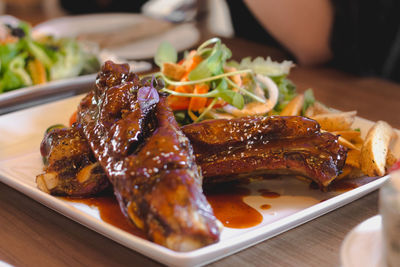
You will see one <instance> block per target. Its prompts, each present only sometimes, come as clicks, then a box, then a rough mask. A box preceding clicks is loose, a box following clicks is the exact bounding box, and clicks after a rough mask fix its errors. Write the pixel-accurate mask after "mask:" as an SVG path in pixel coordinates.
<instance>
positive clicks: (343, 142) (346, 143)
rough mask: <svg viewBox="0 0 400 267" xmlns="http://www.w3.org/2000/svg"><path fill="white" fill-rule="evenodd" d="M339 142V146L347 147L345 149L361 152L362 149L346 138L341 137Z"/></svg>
mask: <svg viewBox="0 0 400 267" xmlns="http://www.w3.org/2000/svg"><path fill="white" fill-rule="evenodd" d="M338 141H339V144H341V145H342V146H345V147H347V148H350V149H353V150H358V151H360V147H357V146H355V145H354V144H353V143H351V142H350V141H349V140H347V139H346V138H343V137H341V136H339V138H338Z"/></svg>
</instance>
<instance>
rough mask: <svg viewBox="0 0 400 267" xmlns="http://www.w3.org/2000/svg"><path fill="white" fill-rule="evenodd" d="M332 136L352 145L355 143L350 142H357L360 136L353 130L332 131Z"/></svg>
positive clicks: (359, 133) (358, 132)
mask: <svg viewBox="0 0 400 267" xmlns="http://www.w3.org/2000/svg"><path fill="white" fill-rule="evenodd" d="M332 134H336V135H340V136H341V137H343V138H345V139H347V140H349V141H350V142H352V143H355V142H353V141H352V140H357V139H358V138H359V137H360V136H361V132H360V131H355V130H344V131H334V132H332Z"/></svg>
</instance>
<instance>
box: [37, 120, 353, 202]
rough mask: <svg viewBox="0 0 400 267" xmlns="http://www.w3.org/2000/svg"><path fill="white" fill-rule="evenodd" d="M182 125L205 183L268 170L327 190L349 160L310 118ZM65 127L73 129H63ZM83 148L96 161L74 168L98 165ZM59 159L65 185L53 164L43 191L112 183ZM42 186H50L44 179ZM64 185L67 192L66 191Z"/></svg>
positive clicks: (49, 139) (49, 141)
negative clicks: (305, 180)
mask: <svg viewBox="0 0 400 267" xmlns="http://www.w3.org/2000/svg"><path fill="white" fill-rule="evenodd" d="M74 127H78V128H79V125H77V124H76V125H74V126H73V128H74ZM181 129H182V131H183V133H184V134H185V135H186V136H187V137H188V138H189V140H190V142H191V144H192V146H193V148H194V153H195V156H196V162H197V164H198V165H199V166H200V167H201V169H202V172H203V183H206V184H208V183H216V182H224V181H229V180H238V179H241V178H243V177H254V176H265V175H268V174H270V175H276V174H290V175H301V176H304V177H308V178H310V179H311V180H313V181H314V182H315V183H317V184H318V185H319V186H320V188H321V189H326V187H327V186H328V185H329V184H330V183H331V182H332V180H334V179H335V178H336V177H337V176H338V175H339V174H340V172H341V170H342V168H343V166H344V163H345V159H346V149H345V148H344V147H343V146H341V145H339V144H338V142H337V136H334V135H332V134H330V133H321V132H320V128H319V125H318V123H317V122H316V121H314V120H311V119H307V118H305V117H299V116H293V117H277V116H273V117H244V118H237V119H232V120H223V119H221V120H210V121H204V122H200V123H195V124H190V125H186V126H184V127H182V128H181ZM59 131H60V130H57V131H56V132H54V133H53V132H50V133H48V134H47V135H46V136H45V138H44V139H43V142H42V147H43V146H45V147H46V148H42V149H41V151H42V156H43V157H45V158H47V157H49V155H51V154H52V153H48V151H51V150H50V149H52V150H54V152H53V153H55V154H56V155H59V154H60V153H58V152H57V150H58V149H60V148H59V147H57V146H54V145H53V144H52V140H54V138H53V135H58V132H59ZM63 131H68V130H67V129H63ZM71 131H73V132H74V134H70V135H67V137H70V138H76V137H74V136H75V135H78V134H79V133H81V131H76V130H74V129H71ZM81 139H85V138H84V136H83V134H82V135H81V136H79V140H81ZM64 143H66V144H67V145H68V144H69V145H71V146H73V145H74V143H75V142H68V141H65V142H64ZM80 146H81V153H79V152H78V153H76V154H77V155H80V154H81V157H82V158H85V159H86V158H88V159H93V161H90V160H88V161H81V162H79V163H78V162H75V164H73V166H79V167H80V168H85V167H86V166H87V165H89V166H92V165H93V164H95V163H96V161H95V160H94V157H93V156H90V155H86V156H85V154H86V153H89V154H91V151H90V148H89V144H88V143H86V144H84V143H80ZM61 148H63V147H61ZM74 149H75V150H76V148H74ZM53 158H54V157H53ZM57 159H58V160H60V161H61V162H60V163H58V164H57V166H60V167H61V168H58V169H57V170H59V171H60V172H61V174H60V175H58V177H61V178H63V179H64V180H61V179H60V180H57V181H59V183H61V186H56V185H57V183H55V182H54V180H55V179H52V177H54V176H55V177H57V173H56V172H55V171H52V169H54V168H51V167H48V168H47V170H46V172H50V174H49V175H48V177H46V178H47V179H50V181H49V182H48V184H49V185H48V186H49V187H50V186H52V187H54V189H53V188H45V189H42V190H43V191H46V192H50V193H53V194H61V195H72V196H79V194H81V192H82V188H81V187H85V186H86V184H81V183H79V181H81V180H84V181H86V180H88V181H91V182H92V184H93V185H94V184H95V182H98V183H99V184H101V185H104V184H106V182H107V177H106V176H105V175H103V176H101V175H99V173H97V172H95V173H93V177H91V178H90V177H88V178H86V179H82V178H80V177H81V176H82V175H81V174H80V173H78V171H79V170H80V169H78V168H76V169H74V170H75V172H74V170H71V169H67V171H63V169H62V167H63V166H64V165H65V164H64V162H63V161H66V162H70V161H71V159H66V160H64V159H63V158H60V157H58V158H57ZM77 159H79V158H77ZM49 161H51V160H49ZM53 161H54V160H53ZM53 161H51V162H53ZM53 165H55V163H53ZM66 167H70V165H66ZM85 174H92V173H88V172H86V173H85ZM43 175H44V174H42V175H40V177H42V176H43ZM38 177H39V176H38ZM85 177H86V176H85ZM79 178H80V179H79ZM41 179H42V178H41ZM68 183H72V185H73V186H68ZM40 184H42V185H46V183H45V182H43V181H41V183H40ZM38 185H39V183H38ZM63 185H64V186H63ZM89 185H91V184H89ZM89 185H88V186H87V187H89ZM60 188H61V189H65V190H64V191H61V190H60ZM98 188H99V187H95V186H92V187H89V188H87V189H86V192H87V193H88V194H89V193H90V190H93V191H92V194H96V193H98V190H96V189H98ZM74 189H75V190H76V191H77V192H75V191H74Z"/></svg>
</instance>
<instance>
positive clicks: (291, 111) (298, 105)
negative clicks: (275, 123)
mask: <svg viewBox="0 0 400 267" xmlns="http://www.w3.org/2000/svg"><path fill="white" fill-rule="evenodd" d="M303 104H304V94H298V95H297V96H295V97H294V98H293V99H292V100H290V102H289V103H288V104H287V105H286V107H285V108H284V109H283V110H282V111H281V113H280V115H281V116H298V115H300V113H301V109H302V107H303Z"/></svg>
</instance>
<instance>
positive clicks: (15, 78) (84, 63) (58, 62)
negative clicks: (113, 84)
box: [0, 21, 100, 93]
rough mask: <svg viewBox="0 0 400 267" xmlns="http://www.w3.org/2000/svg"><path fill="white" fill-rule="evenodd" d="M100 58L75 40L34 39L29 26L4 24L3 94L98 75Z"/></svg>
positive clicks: (0, 48) (0, 54)
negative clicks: (54, 81)
mask: <svg viewBox="0 0 400 267" xmlns="http://www.w3.org/2000/svg"><path fill="white" fill-rule="evenodd" d="M99 69H100V62H99V60H98V58H97V56H96V55H95V54H93V53H91V52H89V51H87V50H86V49H85V48H84V47H83V45H82V44H81V43H79V42H77V41H76V40H75V39H72V38H54V37H53V36H40V37H36V38H34V37H33V36H32V32H31V27H30V25H29V24H28V23H26V22H23V21H19V23H18V24H16V25H10V24H0V93H4V92H8V91H11V90H15V89H18V88H22V87H27V86H31V85H37V84H42V83H45V82H48V81H53V80H60V79H65V78H72V77H76V76H79V75H84V74H90V73H95V72H97V71H98V70H99Z"/></svg>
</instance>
